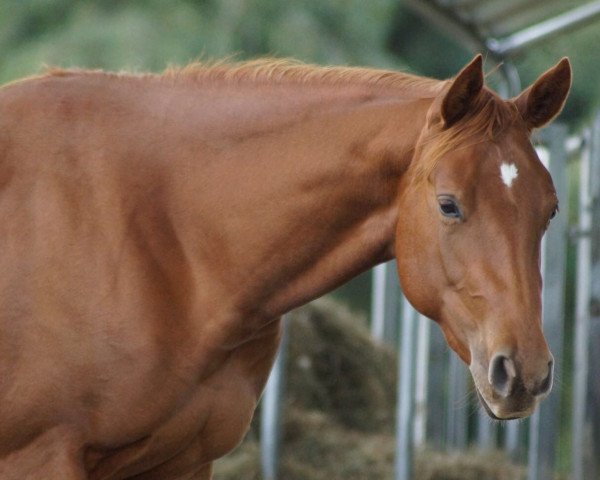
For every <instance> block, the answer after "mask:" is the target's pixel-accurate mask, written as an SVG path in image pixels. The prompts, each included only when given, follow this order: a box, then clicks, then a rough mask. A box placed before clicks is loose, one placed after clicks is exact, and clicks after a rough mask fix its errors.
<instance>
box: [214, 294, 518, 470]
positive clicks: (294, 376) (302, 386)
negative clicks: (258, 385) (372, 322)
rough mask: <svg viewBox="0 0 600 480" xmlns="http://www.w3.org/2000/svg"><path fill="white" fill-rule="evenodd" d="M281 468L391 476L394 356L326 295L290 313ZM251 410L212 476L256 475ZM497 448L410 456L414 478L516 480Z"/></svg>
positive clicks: (255, 432) (257, 465) (360, 321)
mask: <svg viewBox="0 0 600 480" xmlns="http://www.w3.org/2000/svg"><path fill="white" fill-rule="evenodd" d="M289 332H290V346H289V352H288V361H287V366H286V374H287V381H286V394H285V397H284V399H285V403H284V418H283V442H282V446H281V458H280V475H279V477H280V478H282V479H285V480H338V479H339V480H342V479H343V480H364V479H385V478H393V472H394V447H395V439H394V426H395V419H394V415H395V401H396V358H395V353H394V352H393V351H391V350H390V349H389V348H388V347H386V346H383V345H378V344H375V343H374V342H373V341H372V340H371V338H370V335H369V331H368V329H367V326H366V321H365V319H364V318H363V317H359V316H356V315H354V314H352V313H351V312H350V311H349V310H348V309H347V308H345V307H344V306H342V305H340V304H337V303H335V302H333V301H331V300H320V301H318V302H314V303H312V304H310V305H307V306H304V307H302V308H299V309H298V310H296V311H294V312H292V313H291V314H290V317H289ZM257 418H258V415H257V416H256V418H255V420H254V421H253V426H252V428H251V430H250V432H249V434H248V435H247V437H246V439H245V440H244V442H243V443H242V445H241V446H240V447H239V448H238V449H237V450H236V451H234V452H232V453H231V454H230V455H228V456H227V457H225V458H224V459H222V460H220V461H218V462H216V464H215V476H214V477H215V480H261V479H262V476H261V473H260V463H259V443H258V435H259V433H258V426H257V425H258V421H257ZM524 478H525V476H524V474H523V469H521V468H518V467H515V466H514V465H511V464H510V462H509V461H508V459H507V458H506V457H504V456H503V455H502V454H500V453H493V454H485V455H483V454H480V453H476V452H468V453H456V454H445V453H439V452H431V451H425V452H421V453H419V454H418V455H417V459H416V465H415V480H471V479H473V480H520V479H524Z"/></svg>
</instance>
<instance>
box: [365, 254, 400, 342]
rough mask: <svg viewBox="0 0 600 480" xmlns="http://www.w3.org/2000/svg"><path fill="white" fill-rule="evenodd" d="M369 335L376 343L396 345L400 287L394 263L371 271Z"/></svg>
mask: <svg viewBox="0 0 600 480" xmlns="http://www.w3.org/2000/svg"><path fill="white" fill-rule="evenodd" d="M371 298H372V301H371V335H372V336H373V338H374V339H375V340H376V341H378V342H383V341H386V342H388V343H390V344H392V345H395V344H396V336H397V331H398V311H399V303H400V301H399V298H400V286H399V284H398V277H397V274H396V263H395V262H394V261H391V262H387V263H382V264H380V265H377V266H376V267H375V268H374V269H373V287H372V294H371Z"/></svg>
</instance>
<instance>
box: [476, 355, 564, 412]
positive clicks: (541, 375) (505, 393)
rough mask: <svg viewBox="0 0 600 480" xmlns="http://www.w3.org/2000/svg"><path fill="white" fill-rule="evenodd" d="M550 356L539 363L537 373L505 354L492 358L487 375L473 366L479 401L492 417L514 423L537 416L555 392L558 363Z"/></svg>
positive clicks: (535, 370) (483, 370)
mask: <svg viewBox="0 0 600 480" xmlns="http://www.w3.org/2000/svg"><path fill="white" fill-rule="evenodd" d="M548 355H549V359H548V360H547V361H544V362H536V363H538V365H541V366H540V367H538V368H536V369H533V370H532V369H531V368H529V369H525V368H523V366H522V365H520V364H519V362H518V361H516V360H515V359H514V357H513V356H511V355H506V354H504V353H497V354H495V355H493V356H492V358H491V360H490V361H489V364H488V367H487V372H485V369H484V368H482V367H476V366H474V365H473V364H472V365H471V373H472V375H473V379H474V381H475V386H476V389H477V394H478V397H479V400H480V402H481V404H482V405H483V407H484V409H485V411H486V412H487V414H488V415H489V416H490V417H491V418H493V419H495V420H512V419H517V418H523V417H526V416H528V415H531V413H533V411H534V410H535V408H536V407H537V405H538V403H539V402H540V401H541V400H543V399H544V398H545V397H546V396H547V395H548V394H549V393H550V390H551V389H552V379H553V371H554V360H553V358H552V355H550V354H548ZM484 372H485V373H484ZM524 372H526V373H524Z"/></svg>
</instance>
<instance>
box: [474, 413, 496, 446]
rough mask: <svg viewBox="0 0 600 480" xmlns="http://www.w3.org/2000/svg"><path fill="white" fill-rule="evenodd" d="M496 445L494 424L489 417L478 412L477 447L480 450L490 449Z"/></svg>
mask: <svg viewBox="0 0 600 480" xmlns="http://www.w3.org/2000/svg"><path fill="white" fill-rule="evenodd" d="M495 446H496V425H495V424H493V423H492V421H491V420H490V417H488V416H487V415H486V414H485V413H483V412H479V414H478V417H477V447H478V448H479V449H480V450H492V449H493V448H494V447H495Z"/></svg>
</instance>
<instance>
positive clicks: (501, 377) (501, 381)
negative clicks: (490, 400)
mask: <svg viewBox="0 0 600 480" xmlns="http://www.w3.org/2000/svg"><path fill="white" fill-rule="evenodd" d="M516 376H517V371H516V369H515V363H514V362H513V361H512V360H511V359H510V358H509V357H507V356H505V355H500V354H498V355H495V356H494V358H492V361H491V362H490V369H489V372H488V381H489V382H490V385H491V386H492V388H493V389H494V391H495V392H496V393H497V394H498V395H500V396H501V397H504V398H506V397H508V396H509V395H510V393H511V391H512V386H513V382H514V379H515V378H516Z"/></svg>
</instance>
